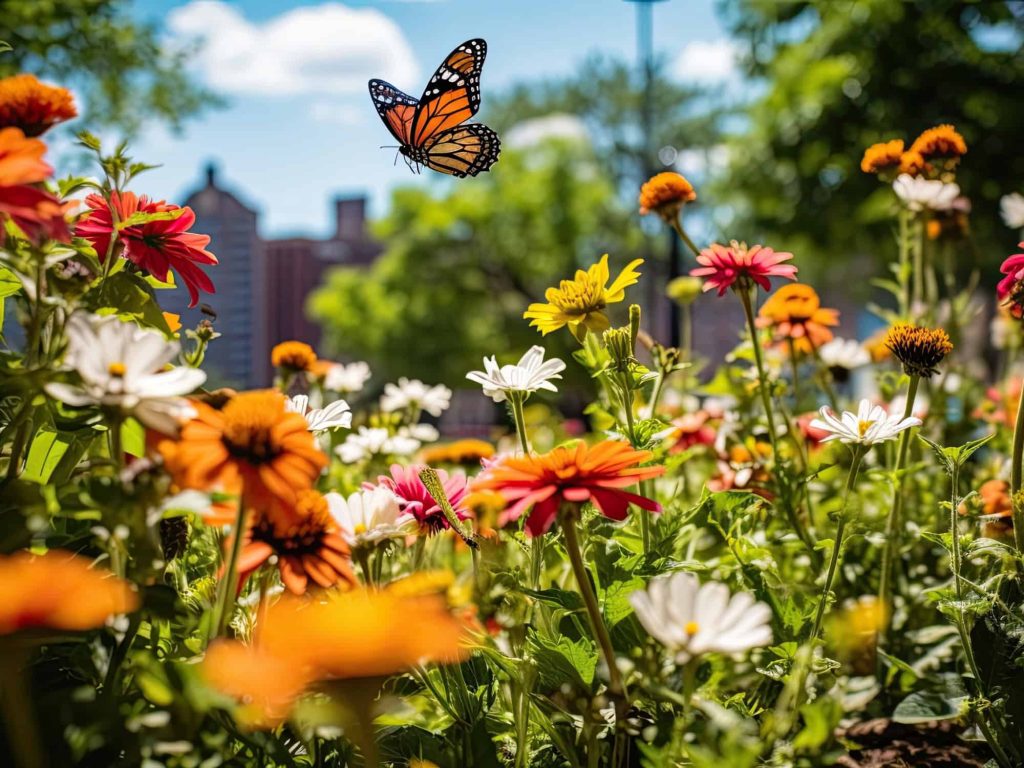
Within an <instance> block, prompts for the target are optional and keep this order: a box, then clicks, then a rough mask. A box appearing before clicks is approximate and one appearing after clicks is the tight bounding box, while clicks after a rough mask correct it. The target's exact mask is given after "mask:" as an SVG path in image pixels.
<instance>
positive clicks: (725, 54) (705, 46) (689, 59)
mask: <svg viewBox="0 0 1024 768" xmlns="http://www.w3.org/2000/svg"><path fill="white" fill-rule="evenodd" d="M738 56H739V47H738V46H737V45H736V43H734V42H733V41H731V40H711V41H706V40H695V41H694V42H692V43H687V44H686V45H685V46H684V47H683V50H682V51H680V52H679V55H678V56H677V57H676V60H675V62H674V63H673V65H672V70H673V72H674V73H675V75H676V77H678V78H679V79H680V80H689V81H694V82H699V83H720V82H722V81H723V80H728V79H730V78H731V77H733V76H734V75H736V60H737V58H738Z"/></svg>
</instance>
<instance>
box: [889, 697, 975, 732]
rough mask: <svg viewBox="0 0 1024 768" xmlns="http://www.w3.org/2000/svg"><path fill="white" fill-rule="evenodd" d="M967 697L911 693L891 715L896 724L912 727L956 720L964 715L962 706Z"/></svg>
mask: <svg viewBox="0 0 1024 768" xmlns="http://www.w3.org/2000/svg"><path fill="white" fill-rule="evenodd" d="M966 701H967V696H948V695H943V694H941V693H939V692H937V691H918V692H916V693H912V694H910V695H909V696H907V698H905V699H904V700H903V701H901V702H900V703H899V704H897V705H896V710H895V711H894V712H893V713H892V719H893V720H894V721H895V722H897V723H903V724H905V725H914V724H916V723H927V722H929V721H930V720H957V719H959V718H960V717H961V716H963V714H964V710H963V705H964V703H965V702H966Z"/></svg>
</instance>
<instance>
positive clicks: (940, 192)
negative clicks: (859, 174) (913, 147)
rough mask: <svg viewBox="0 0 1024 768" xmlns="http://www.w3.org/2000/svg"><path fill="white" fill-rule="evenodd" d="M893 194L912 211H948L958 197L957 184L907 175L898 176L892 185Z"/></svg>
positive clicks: (958, 189) (958, 187) (958, 188)
mask: <svg viewBox="0 0 1024 768" xmlns="http://www.w3.org/2000/svg"><path fill="white" fill-rule="evenodd" d="M892 189H893V192H895V193H896V196H897V197H898V198H899V199H900V200H902V201H903V203H904V205H906V206H907V208H909V209H910V210H912V211H923V210H925V209H926V208H927V209H929V210H932V211H948V210H949V209H950V208H952V207H953V203H954V202H955V201H956V199H957V197H958V196H959V195H960V186H959V185H958V184H952V183H946V182H944V181H939V180H938V179H922V178H920V177H919V176H911V175H910V174H909V173H902V174H900V175H899V176H898V177H897V179H896V181H894V182H893V183H892Z"/></svg>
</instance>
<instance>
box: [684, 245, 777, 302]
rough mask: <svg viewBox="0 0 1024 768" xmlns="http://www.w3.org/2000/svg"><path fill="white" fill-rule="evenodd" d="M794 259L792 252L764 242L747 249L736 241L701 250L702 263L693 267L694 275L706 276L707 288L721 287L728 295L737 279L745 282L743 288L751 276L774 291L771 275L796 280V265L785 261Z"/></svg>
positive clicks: (705, 288) (700, 260) (720, 293)
mask: <svg viewBox="0 0 1024 768" xmlns="http://www.w3.org/2000/svg"><path fill="white" fill-rule="evenodd" d="M792 258H793V254H792V253H781V252H780V253H776V252H775V251H773V250H772V249H771V248H768V247H767V246H763V245H754V246H751V247H750V248H747V247H746V246H745V245H743V244H742V243H737V242H735V241H734V242H733V243H732V244H731V245H727V246H726V245H721V244H719V243H713V244H712V245H711V247H710V248H705V249H704V250H703V251H701V252H700V256H698V257H697V263H698V264H700V265H701V266H700V267H697V268H696V269H691V270H690V274H691V275H693V276H694V277H703V278H705V280H704V290H705V291H710V290H711V289H712V288H717V289H718V295H719V296H723V295H725V292H726V291H727V290H728V289H729V288H731V287H732V286H733V284H734V283H735V282H736V281H737V280H739V281H741V282H740V285H741V287H742V286H743V285H744V283H746V282H747V280H748V279H749V280H753V281H754V282H755V283H757V284H758V285H759V286H761V287H762V288H764V289H765V290H766V291H770V290H771V289H772V285H771V283H770V282H769V281H768V278H769V277H784V278H786V279H788V280H796V267H795V266H793V265H792V264H783V263H782V262H784V261H789V260H790V259H792Z"/></svg>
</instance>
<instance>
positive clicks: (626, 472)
mask: <svg viewBox="0 0 1024 768" xmlns="http://www.w3.org/2000/svg"><path fill="white" fill-rule="evenodd" d="M651 456H652V454H651V452H650V451H637V450H635V449H633V448H632V447H631V446H630V445H629V443H624V442H619V441H615V440H605V441H603V442H600V443H598V444H597V445H594V446H592V447H591V446H588V445H587V444H586V443H583V442H579V443H577V444H576V445H575V446H564V445H563V446H559V447H558V448H555V449H554V450H553V451H550V452H549V453H545V454H542V455H540V456H537V455H530V456H517V457H508V458H505V459H504V460H503V461H501V462H500V463H497V464H495V465H493V466H491V467H488V468H487V469H486V470H485V471H484V472H483V473H482V474H481V475H479V476H478V477H477V479H476V481H475V482H474V484H473V489H474V490H495V491H498V493H500V494H501V495H502V496H504V497H505V501H506V502H507V503H509V504H511V506H510V507H509V508H508V509H507V510H506V512H505V519H506V520H516V519H518V518H519V517H520V516H521V515H522V514H523V513H524V512H525V511H526V510H527V509H529V508H530V507H533V511H532V512H531V513H530V516H529V518H528V519H527V521H526V529H527V530H528V531H529V532H530V534H531V535H533V536H539V535H540V534H542V533H545V532H546V531H547V530H548V529H549V528H551V524H552V523H554V521H555V517H556V516H557V515H558V510H559V507H561V505H562V504H563V503H566V502H570V503H576V504H580V503H582V502H585V501H592V502H594V505H595V506H596V507H597V508H598V509H599V510H600V511H601V514H603V515H604V516H605V517H609V518H611V519H612V520H625V518H626V514H627V512H628V511H629V505H630V503H633V504H636V505H637V506H638V507H642V508H643V509H647V510H650V511H651V512H660V511H661V505H660V504H658V502H656V501H654V500H653V499H649V498H647V497H646V496H640V495H638V494H635V493H630V492H629V491H625V490H623V489H624V488H626V487H628V486H631V485H635V484H636V483H638V482H639V481H640V480H647V479H648V478H652V477H657V476H658V475H661V474H663V473H664V472H665V468H664V467H657V466H650V467H641V466H640V464H643V463H644V462H645V461H650V459H651Z"/></svg>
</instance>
